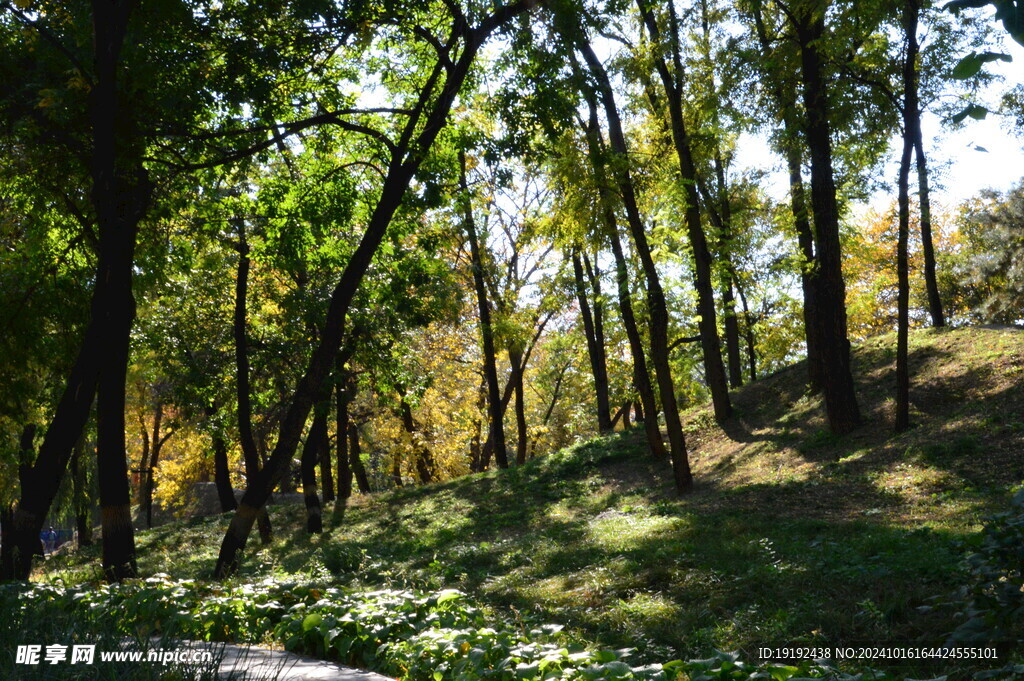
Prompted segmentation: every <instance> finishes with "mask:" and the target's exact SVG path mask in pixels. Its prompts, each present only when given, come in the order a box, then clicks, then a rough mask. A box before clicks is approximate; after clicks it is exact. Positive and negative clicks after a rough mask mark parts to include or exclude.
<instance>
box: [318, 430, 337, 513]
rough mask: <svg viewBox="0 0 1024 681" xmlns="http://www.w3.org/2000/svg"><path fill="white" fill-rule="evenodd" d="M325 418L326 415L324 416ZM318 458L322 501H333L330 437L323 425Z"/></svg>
mask: <svg viewBox="0 0 1024 681" xmlns="http://www.w3.org/2000/svg"><path fill="white" fill-rule="evenodd" d="M324 418H325V419H326V418H327V417H326V416H325V417H324ZM318 451H319V460H318V463H319V464H320V486H321V487H322V488H323V490H324V503H325V504H329V503H331V502H332V501H334V497H335V493H334V472H333V471H332V470H331V438H330V435H329V434H328V432H327V426H326V424H325V425H324V429H323V432H321V433H320V442H319V443H318Z"/></svg>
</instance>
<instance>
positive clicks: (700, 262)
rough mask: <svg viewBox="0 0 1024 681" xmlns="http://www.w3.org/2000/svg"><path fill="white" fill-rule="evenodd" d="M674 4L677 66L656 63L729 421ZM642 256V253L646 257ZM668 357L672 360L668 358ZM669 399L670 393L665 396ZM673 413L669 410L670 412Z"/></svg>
mask: <svg viewBox="0 0 1024 681" xmlns="http://www.w3.org/2000/svg"><path fill="white" fill-rule="evenodd" d="M637 7H638V8H639V10H640V13H641V15H642V16H643V20H644V24H645V25H646V26H647V30H648V31H649V32H650V34H651V39H652V40H653V41H654V43H655V45H656V46H659V47H660V46H662V45H664V44H665V43H664V41H663V40H662V37H661V31H660V29H659V27H658V23H657V21H656V19H655V17H654V13H653V11H651V9H650V8H649V7H648V6H647V2H646V0H637ZM674 7H675V6H674V4H672V3H669V4H668V9H669V16H670V35H669V36H668V40H669V42H668V43H667V45H668V47H669V48H670V50H671V54H672V61H673V67H672V69H671V70H670V69H669V67H668V63H667V62H666V61H665V58H664V57H663V56H661V55H660V53H658V52H657V51H656V52H655V61H654V65H655V68H656V69H657V71H658V75H659V76H660V78H661V82H662V86H663V88H664V90H665V99H666V101H667V104H668V111H669V120H670V122H671V129H672V141H673V144H674V146H675V151H676V156H677V157H678V160H679V171H680V175H681V177H682V182H683V185H684V191H685V194H686V216H685V217H686V231H687V234H688V236H689V240H690V247H691V249H692V252H693V269H694V284H695V287H696V289H697V314H698V315H699V316H700V322H699V323H698V325H697V326H698V329H699V330H700V344H701V353H702V356H703V360H704V376H705V378H706V380H707V382H708V388H709V389H710V391H711V402H712V405H713V407H714V411H715V419H716V420H717V421H724V420H726V419H728V418H729V417H730V416H732V403H731V402H730V401H729V386H728V384H727V381H726V376H725V365H724V364H723V362H722V349H721V344H720V343H719V341H718V322H717V320H716V316H717V313H716V311H715V297H714V288H713V286H712V282H711V251H710V249H709V248H708V241H707V235H706V234H705V233H704V227H703V225H702V224H701V212H700V196H699V195H698V193H697V169H696V166H695V165H694V162H693V152H692V150H691V147H690V135H689V131H688V130H687V128H686V122H685V120H684V117H683V99H682V97H683V89H682V88H683V85H682V83H683V79H684V73H683V66H682V59H681V58H680V56H679V29H678V26H677V22H676V16H675V9H674ZM641 257H642V256H641ZM666 361H667V360H666ZM662 399H664V398H662ZM666 417H667V414H666Z"/></svg>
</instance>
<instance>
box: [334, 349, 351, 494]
mask: <svg viewBox="0 0 1024 681" xmlns="http://www.w3.org/2000/svg"><path fill="white" fill-rule="evenodd" d="M335 366H336V369H335V378H336V380H337V383H336V384H335V387H334V399H335V428H334V430H335V438H334V440H335V442H336V443H337V449H338V451H337V453H336V455H337V457H338V476H337V478H338V500H339V501H340V502H344V501H345V500H347V499H348V498H350V497H351V496H352V466H351V464H350V462H349V447H348V421H349V419H348V403H349V399H350V397H349V393H348V391H347V390H346V389H345V384H346V383H347V380H346V379H347V376H348V375H347V374H346V373H345V370H344V367H343V366H342V362H338V363H337V364H336V365H335Z"/></svg>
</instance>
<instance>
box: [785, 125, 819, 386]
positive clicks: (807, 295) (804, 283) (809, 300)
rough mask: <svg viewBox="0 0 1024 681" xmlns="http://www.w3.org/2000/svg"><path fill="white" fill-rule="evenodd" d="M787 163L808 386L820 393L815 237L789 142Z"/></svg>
mask: <svg viewBox="0 0 1024 681" xmlns="http://www.w3.org/2000/svg"><path fill="white" fill-rule="evenodd" d="M786 163H787V165H788V166H789V201H790V210H792V212H793V222H794V225H795V226H796V234H797V243H798V244H799V246H800V254H801V255H802V256H803V259H802V262H801V263H800V289H801V290H802V291H803V294H804V306H803V313H804V338H805V339H806V341H807V384H808V387H809V388H810V390H811V392H815V393H816V392H820V391H821V390H822V388H823V386H824V385H825V365H824V360H823V359H822V351H821V340H820V339H819V335H820V333H821V329H820V327H819V326H818V324H817V320H816V314H817V313H816V311H815V305H816V304H817V303H816V301H817V292H816V287H815V278H814V273H813V268H814V267H816V265H815V259H814V233H813V231H812V230H811V222H810V219H809V218H808V215H807V200H806V196H805V192H804V181H803V174H802V170H801V168H802V166H803V159H802V158H801V154H800V149H799V147H797V146H796V142H795V141H794V142H790V148H787V150H786Z"/></svg>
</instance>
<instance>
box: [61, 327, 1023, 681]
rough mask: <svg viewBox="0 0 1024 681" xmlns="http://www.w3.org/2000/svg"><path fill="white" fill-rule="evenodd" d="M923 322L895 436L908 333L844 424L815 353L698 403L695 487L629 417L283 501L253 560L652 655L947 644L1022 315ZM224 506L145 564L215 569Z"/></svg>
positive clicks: (1012, 376) (866, 375) (1001, 459)
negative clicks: (477, 609) (318, 520)
mask: <svg viewBox="0 0 1024 681" xmlns="http://www.w3.org/2000/svg"><path fill="white" fill-rule="evenodd" d="M911 338H912V345H911V370H912V391H911V399H912V402H913V410H912V420H913V422H914V427H913V428H912V429H911V430H909V431H907V432H905V433H902V434H900V435H893V434H892V432H891V415H890V414H891V407H892V404H891V400H890V399H889V395H890V394H891V392H892V385H891V384H892V383H893V382H894V381H893V378H892V353H891V352H890V346H891V345H894V342H895V340H894V338H893V337H888V336H883V337H879V338H876V339H872V340H870V341H868V342H867V343H865V344H863V345H862V346H860V347H859V348H857V349H856V351H855V353H854V363H855V373H856V375H857V376H858V394H859V396H860V399H861V408H862V411H863V413H864V416H865V425H864V426H863V427H862V428H860V429H859V430H858V431H856V432H854V433H852V434H850V435H848V436H846V437H842V438H839V437H835V436H833V435H831V434H830V433H828V432H827V430H826V426H825V420H824V414H823V410H822V406H821V402H820V399H819V398H818V397H814V396H808V395H806V394H805V392H804V386H803V378H804V374H803V371H804V370H803V368H802V365H797V366H795V367H791V368H789V369H787V370H784V371H782V372H780V373H778V374H776V375H774V376H771V377H769V378H766V379H764V380H762V381H760V382H758V383H755V384H753V385H751V386H748V387H746V388H744V389H742V390H740V391H738V392H737V393H736V394H735V396H734V401H735V405H736V411H737V416H736V417H734V418H733V419H732V420H731V421H730V422H729V423H726V424H724V425H723V426H722V427H719V426H718V425H716V424H715V423H714V421H713V419H712V418H711V417H710V413H709V410H708V408H707V407H699V408H695V409H692V410H690V411H688V412H687V413H686V416H685V420H686V423H687V431H688V440H689V445H690V448H691V457H692V463H693V467H694V471H695V475H696V476H697V481H698V483H697V489H696V491H695V492H694V493H693V494H691V495H689V496H687V497H685V498H682V499H680V498H676V497H675V496H674V495H673V494H672V493H671V488H670V486H669V484H668V476H667V475H666V473H667V471H666V470H665V467H664V466H663V465H660V464H656V463H655V462H652V461H650V460H649V459H648V458H647V456H646V454H645V447H644V442H643V435H642V433H641V432H638V431H629V432H625V433H620V434H617V435H615V436H612V437H608V438H602V439H597V440H594V441H591V442H588V443H584V444H581V445H579V446H576V447H574V448H570V449H567V450H564V451H562V452H558V453H554V454H552V455H550V456H547V457H544V458H541V459H537V460H534V461H531V462H529V463H528V464H527V465H525V466H522V467H520V468H516V469H512V470H509V471H504V472H491V473H484V474H478V475H473V476H468V477H465V478H462V479H459V480H455V481H452V482H449V483H445V484H436V485H428V486H425V487H418V488H412V489H403V490H398V491H395V492H392V493H388V494H380V495H374V496H372V497H357V498H356V499H354V500H352V502H351V503H350V504H349V505H348V507H347V508H339V509H336V510H335V513H334V514H333V515H332V514H330V513H328V514H326V515H325V532H324V534H323V535H320V536H314V537H310V536H308V535H306V534H305V533H304V532H303V527H304V516H303V510H302V508H301V507H294V506H293V507H276V508H273V509H272V510H271V515H272V518H273V522H274V524H275V532H276V534H275V541H274V542H273V544H271V545H270V546H267V547H258V546H252V547H251V548H250V550H249V552H248V554H247V556H246V558H245V562H244V566H243V576H245V577H255V576H258V575H264V574H270V573H274V572H290V573H294V572H305V573H308V574H310V575H311V576H314V577H318V578H330V579H334V580H336V581H337V582H340V583H345V584H366V585H373V586H377V585H400V586H415V587H421V588H428V589H435V588H444V587H456V588H460V589H463V590H465V591H467V592H469V593H470V594H471V595H472V596H473V597H474V598H476V599H478V600H479V601H480V602H482V603H484V604H486V605H487V606H489V607H491V608H494V609H498V610H501V611H503V612H504V613H506V614H510V615H511V616H512V617H514V618H518V619H520V620H523V621H525V622H535V621H545V622H558V623H561V624H564V625H566V626H567V627H569V628H570V629H571V630H572V631H573V632H574V633H575V634H577V635H579V636H581V637H582V638H584V639H587V640H591V641H594V642H595V643H597V644H599V645H602V646H610V647H620V646H630V647H635V648H637V649H638V653H637V654H638V655H639V657H640V659H647V660H651V661H655V660H666V659H673V658H683V659H686V658H692V657H699V656H706V655H708V654H709V653H710V652H711V650H712V649H720V650H726V649H737V648H738V649H742V650H745V651H748V653H750V652H752V651H753V650H754V649H756V647H757V646H758V645H761V644H766V645H767V644H770V645H776V644H786V643H805V644H810V643H814V644H831V645H853V644H856V643H865V642H875V643H880V642H892V643H900V644H912V643H927V644H936V643H941V642H942V641H943V640H944V636H945V635H946V634H947V633H948V632H950V631H951V630H952V629H953V628H954V627H955V626H956V621H955V619H954V618H953V613H952V612H951V611H949V610H946V609H943V608H932V607H931V606H932V605H934V598H935V597H936V596H945V595H948V594H950V593H952V592H953V591H954V590H955V589H956V588H957V587H958V585H959V584H960V583H961V582H962V581H963V579H964V575H963V571H962V567H961V566H962V558H963V550H962V548H961V547H960V543H961V542H962V541H964V540H966V539H967V538H968V537H970V536H971V535H973V534H974V533H976V532H977V530H978V529H979V528H980V527H981V524H982V522H983V519H984V518H985V517H986V516H987V515H989V514H991V513H992V512H994V511H996V510H999V509H1001V508H1002V507H1004V506H1005V501H1006V498H1007V496H1008V493H1009V491H1010V490H1011V489H1012V488H1013V487H1014V486H1015V485H1016V484H1018V483H1019V482H1020V481H1021V479H1022V478H1024V458H1022V457H1021V456H1020V451H1021V444H1022V438H1024V424H1022V416H1021V415H1022V414H1024V385H1022V384H1021V382H1020V375H1019V373H1020V372H1019V368H1020V366H1021V363H1022V358H1024V333H1021V332H1018V331H1012V330H1007V331H998V330H985V329H969V330H955V331H939V332H936V331H922V332H916V333H914V334H913V335H912V337H911ZM979 350H981V351H979ZM1015 368H1016V369H1017V371H1016V372H1015V371H1014V369H1015ZM227 520H228V519H227V518H226V517H215V518H211V519H204V520H194V521H190V522H185V523H176V524H172V525H168V526H165V527H161V528H158V529H155V530H152V531H148V532H142V533H140V534H139V537H138V547H139V555H140V567H141V570H142V572H143V574H153V573H156V572H169V573H172V574H173V575H175V576H176V577H206V576H208V575H209V574H210V573H211V572H212V569H213V565H214V562H215V559H216V551H217V548H218V545H219V541H220V538H221V537H222V536H223V532H224V529H225V528H226V523H227ZM256 541H257V540H256V538H255V537H253V539H252V542H253V544H255V543H256ZM95 564H96V552H83V554H81V555H79V556H77V557H73V558H72V559H71V560H68V561H65V562H63V563H58V562H57V561H50V562H48V563H47V564H46V570H47V572H48V573H49V575H50V577H57V576H61V577H63V578H66V579H68V580H70V581H78V580H82V579H85V578H89V577H92V576H95V574H96V568H95ZM751 656H752V655H751ZM876 666H879V667H882V668H885V665H884V664H879V665H876ZM910 671H914V672H916V671H920V670H919V669H917V668H910ZM943 671H947V670H943ZM952 671H953V672H954V673H955V672H956V670H955V669H954V670H952ZM961 671H962V670H961Z"/></svg>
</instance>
